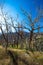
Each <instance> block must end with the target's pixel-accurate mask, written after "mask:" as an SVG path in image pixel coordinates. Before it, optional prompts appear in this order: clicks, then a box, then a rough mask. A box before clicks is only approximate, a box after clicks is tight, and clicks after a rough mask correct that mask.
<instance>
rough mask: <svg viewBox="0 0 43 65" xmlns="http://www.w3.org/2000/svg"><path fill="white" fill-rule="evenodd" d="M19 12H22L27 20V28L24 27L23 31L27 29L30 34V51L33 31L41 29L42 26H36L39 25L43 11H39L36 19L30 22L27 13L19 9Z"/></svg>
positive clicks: (29, 16) (29, 15) (30, 19)
mask: <svg viewBox="0 0 43 65" xmlns="http://www.w3.org/2000/svg"><path fill="white" fill-rule="evenodd" d="M21 10H22V11H23V14H24V15H25V16H26V17H27V19H28V23H29V24H27V23H26V22H25V23H26V24H27V26H28V27H26V26H24V28H25V29H28V30H29V32H30V38H29V49H30V50H32V46H31V45H32V38H33V36H34V31H36V30H39V29H41V28H43V26H38V25H39V20H40V19H42V18H43V11H40V12H39V13H38V15H37V17H36V18H35V19H34V20H32V17H31V14H29V13H27V12H26V11H25V10H24V9H22V8H21Z"/></svg>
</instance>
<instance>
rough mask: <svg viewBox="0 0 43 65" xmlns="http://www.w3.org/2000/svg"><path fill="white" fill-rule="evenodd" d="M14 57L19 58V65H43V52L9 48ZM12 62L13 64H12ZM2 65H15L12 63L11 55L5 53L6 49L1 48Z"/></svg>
mask: <svg viewBox="0 0 43 65" xmlns="http://www.w3.org/2000/svg"><path fill="white" fill-rule="evenodd" d="M8 50H10V51H11V52H12V53H13V55H14V56H15V55H16V56H17V57H18V59H16V61H17V62H18V65H43V52H41V53H40V52H38V51H35V52H33V53H32V52H30V51H27V52H26V50H20V49H12V48H8ZM10 62H11V63H10ZM0 65H13V64H12V61H10V57H9V55H7V54H6V53H5V50H4V48H2V47H0Z"/></svg>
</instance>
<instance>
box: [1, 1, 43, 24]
mask: <svg viewBox="0 0 43 65" xmlns="http://www.w3.org/2000/svg"><path fill="white" fill-rule="evenodd" d="M0 2H2V3H3V2H4V5H5V7H6V10H8V12H9V13H10V15H12V16H14V17H16V15H17V14H19V21H20V20H23V19H24V15H23V14H22V11H21V9H20V8H21V7H22V8H23V9H24V10H26V11H27V12H29V13H31V15H32V20H33V19H34V18H35V17H36V13H37V9H38V8H39V7H40V8H41V9H43V0H5V1H4V0H0ZM42 23H43V22H42ZM42 23H41V25H42Z"/></svg>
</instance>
